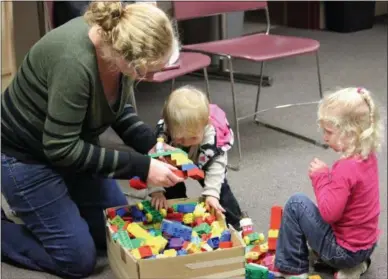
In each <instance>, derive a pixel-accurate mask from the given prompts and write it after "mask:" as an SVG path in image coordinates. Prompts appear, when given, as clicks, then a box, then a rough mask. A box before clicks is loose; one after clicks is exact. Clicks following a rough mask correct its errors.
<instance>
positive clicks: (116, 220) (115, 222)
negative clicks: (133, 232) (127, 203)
mask: <svg viewBox="0 0 388 279" xmlns="http://www.w3.org/2000/svg"><path fill="white" fill-rule="evenodd" d="M110 223H111V224H112V225H116V226H117V227H118V228H119V229H121V228H122V227H124V225H125V221H124V220H123V219H122V218H121V217H120V216H119V215H116V217H115V218H113V220H112V221H110Z"/></svg>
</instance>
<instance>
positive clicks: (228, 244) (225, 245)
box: [218, 241, 233, 249]
mask: <svg viewBox="0 0 388 279" xmlns="http://www.w3.org/2000/svg"><path fill="white" fill-rule="evenodd" d="M218 247H219V248H221V249H226V248H231V247H233V243H232V241H223V242H220V244H219V246H218Z"/></svg>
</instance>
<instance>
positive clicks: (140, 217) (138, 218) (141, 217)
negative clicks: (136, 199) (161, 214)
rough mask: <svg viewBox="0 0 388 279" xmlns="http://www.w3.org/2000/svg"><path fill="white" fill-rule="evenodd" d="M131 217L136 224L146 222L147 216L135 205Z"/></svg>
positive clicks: (132, 207)
mask: <svg viewBox="0 0 388 279" xmlns="http://www.w3.org/2000/svg"><path fill="white" fill-rule="evenodd" d="M130 210H131V216H132V217H133V220H134V221H135V222H144V221H146V219H147V218H146V216H145V214H144V213H143V212H142V211H141V210H139V209H138V208H137V207H136V206H135V205H133V206H131V209H130Z"/></svg>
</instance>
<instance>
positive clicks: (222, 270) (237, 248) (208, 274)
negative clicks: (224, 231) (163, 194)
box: [106, 199, 245, 279]
mask: <svg viewBox="0 0 388 279" xmlns="http://www.w3.org/2000/svg"><path fill="white" fill-rule="evenodd" d="M195 201H198V199H176V200H169V201H168V203H169V206H171V205H173V204H177V203H180V204H182V203H190V202H195ZM217 219H218V221H219V222H220V223H222V224H223V225H224V226H226V224H225V218H224V217H223V216H217ZM230 230H231V234H232V242H233V247H232V248H228V249H225V250H217V251H211V252H203V253H198V254H190V255H185V256H177V257H173V258H162V259H143V260H136V259H135V258H134V257H133V256H132V255H131V253H130V252H129V251H128V250H126V249H124V248H122V246H121V245H120V244H119V243H118V242H116V241H114V240H113V239H112V235H111V232H110V230H109V229H108V228H107V230H106V232H107V246H108V259H109V264H110V266H111V268H112V270H113V273H114V274H115V276H116V278H117V279H174V278H176V279H178V278H179V279H186V278H187V279H188V278H192V279H194V278H195V279H200V278H203V279H204V278H209V279H210V278H244V274H245V258H244V255H245V244H244V243H243V241H242V240H241V238H240V237H239V235H238V233H237V232H236V231H235V230H234V229H233V228H230Z"/></svg>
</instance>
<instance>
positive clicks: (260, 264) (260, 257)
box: [240, 206, 321, 279]
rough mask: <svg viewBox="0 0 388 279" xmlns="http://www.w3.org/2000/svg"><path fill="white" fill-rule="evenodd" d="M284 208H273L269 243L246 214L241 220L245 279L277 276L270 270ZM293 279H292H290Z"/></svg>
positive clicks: (312, 276) (317, 278)
mask: <svg viewBox="0 0 388 279" xmlns="http://www.w3.org/2000/svg"><path fill="white" fill-rule="evenodd" d="M282 214H283V208H282V207H280V206H273V207H272V208H271V217H270V226H269V231H268V237H267V241H265V237H264V234H262V233H260V234H259V233H257V232H255V231H254V229H253V222H252V220H251V219H250V218H249V217H248V214H247V213H246V212H244V213H243V218H242V219H241V220H240V226H241V229H242V232H241V236H242V238H243V240H244V242H245V243H246V245H247V246H246V249H245V261H246V265H245V279H272V278H275V275H274V274H273V273H272V272H271V271H270V270H269V267H272V266H273V265H274V261H275V252H276V242H277V238H278V234H279V229H280V224H281V220H282ZM290 279H292V277H290ZM309 279H321V277H320V276H319V275H310V276H309Z"/></svg>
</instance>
